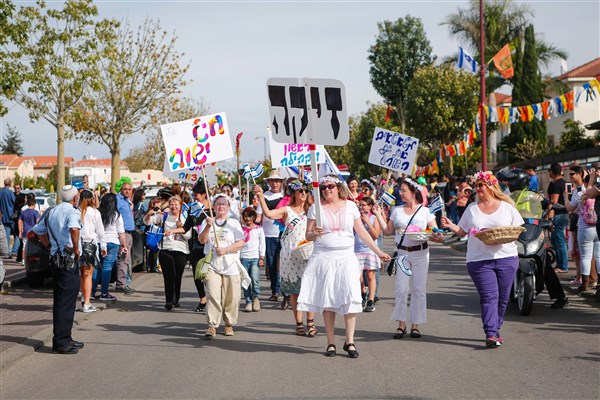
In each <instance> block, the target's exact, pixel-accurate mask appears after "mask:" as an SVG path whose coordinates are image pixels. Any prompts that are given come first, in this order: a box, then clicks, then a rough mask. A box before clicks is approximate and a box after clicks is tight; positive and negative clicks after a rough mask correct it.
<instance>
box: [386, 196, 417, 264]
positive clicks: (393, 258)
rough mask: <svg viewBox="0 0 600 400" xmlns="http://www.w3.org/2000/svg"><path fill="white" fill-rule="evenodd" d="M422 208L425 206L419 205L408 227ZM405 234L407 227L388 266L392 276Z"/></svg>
mask: <svg viewBox="0 0 600 400" xmlns="http://www.w3.org/2000/svg"><path fill="white" fill-rule="evenodd" d="M421 208H423V206H419V208H417V211H415V213H414V214H413V215H412V216H411V217H410V219H409V220H408V224H406V227H408V226H410V223H411V222H412V220H413V218H414V217H415V215H417V214H418V213H419V211H420V210H421ZM404 236H406V229H405V230H404V233H403V234H402V237H400V242H399V243H398V244H397V245H396V251H394V255H393V256H392V259H391V260H390V263H389V264H388V266H387V274H388V275H389V276H392V275H394V274H395V273H396V259H397V258H398V249H399V248H400V246H402V242H404Z"/></svg>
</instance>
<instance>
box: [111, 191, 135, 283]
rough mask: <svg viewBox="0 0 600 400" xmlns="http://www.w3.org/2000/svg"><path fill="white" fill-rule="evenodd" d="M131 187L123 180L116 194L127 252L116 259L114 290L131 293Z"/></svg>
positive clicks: (132, 226)
mask: <svg viewBox="0 0 600 400" xmlns="http://www.w3.org/2000/svg"><path fill="white" fill-rule="evenodd" d="M131 196H132V188H131V184H130V183H128V182H124V183H123V184H122V185H121V191H120V192H119V194H118V195H117V209H118V210H119V213H120V214H121V217H123V227H124V229H125V242H126V243H127V253H126V255H125V259H123V260H122V259H121V258H120V257H119V258H118V259H117V282H116V285H115V292H121V293H124V294H131V293H133V292H135V289H133V288H131V287H129V283H130V282H131V247H132V245H133V232H134V231H135V221H134V219H133V203H132V202H131Z"/></svg>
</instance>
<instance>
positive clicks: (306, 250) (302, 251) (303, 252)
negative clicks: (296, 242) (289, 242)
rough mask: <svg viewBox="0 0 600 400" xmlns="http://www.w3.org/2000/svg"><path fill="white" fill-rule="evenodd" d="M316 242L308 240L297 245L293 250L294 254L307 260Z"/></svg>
mask: <svg viewBox="0 0 600 400" xmlns="http://www.w3.org/2000/svg"><path fill="white" fill-rule="evenodd" d="M313 248H314V244H313V242H308V243H305V244H303V245H302V246H298V247H296V248H295V249H294V250H292V255H293V256H294V257H296V258H297V259H298V260H303V261H306V260H308V259H309V257H310V255H311V254H312V252H313Z"/></svg>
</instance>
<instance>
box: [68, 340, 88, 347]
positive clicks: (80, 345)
mask: <svg viewBox="0 0 600 400" xmlns="http://www.w3.org/2000/svg"><path fill="white" fill-rule="evenodd" d="M69 345H70V346H71V347H75V348H76V349H83V346H85V344H83V342H78V341H77V340H71V343H69Z"/></svg>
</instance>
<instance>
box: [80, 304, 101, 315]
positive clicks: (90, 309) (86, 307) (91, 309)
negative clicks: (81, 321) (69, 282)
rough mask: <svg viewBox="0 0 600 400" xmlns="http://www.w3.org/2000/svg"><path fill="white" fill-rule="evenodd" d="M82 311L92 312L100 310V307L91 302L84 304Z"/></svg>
mask: <svg viewBox="0 0 600 400" xmlns="http://www.w3.org/2000/svg"><path fill="white" fill-rule="evenodd" d="M82 311H83V312H84V313H90V312H95V311H98V309H97V308H96V307H94V306H93V305H91V304H84V305H83V310H82Z"/></svg>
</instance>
